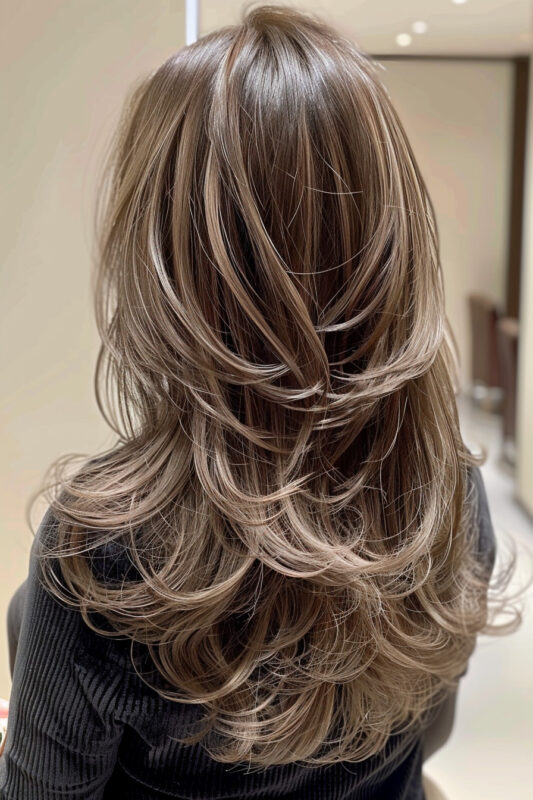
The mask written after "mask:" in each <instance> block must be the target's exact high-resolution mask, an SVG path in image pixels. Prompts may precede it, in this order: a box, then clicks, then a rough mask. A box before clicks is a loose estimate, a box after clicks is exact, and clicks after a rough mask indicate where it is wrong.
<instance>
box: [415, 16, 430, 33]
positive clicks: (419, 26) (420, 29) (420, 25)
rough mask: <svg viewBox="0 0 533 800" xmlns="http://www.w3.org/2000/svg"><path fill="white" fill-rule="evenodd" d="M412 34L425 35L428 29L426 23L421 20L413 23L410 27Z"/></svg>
mask: <svg viewBox="0 0 533 800" xmlns="http://www.w3.org/2000/svg"><path fill="white" fill-rule="evenodd" d="M411 28H412V31H413V33H426V31H427V29H428V24H427V22H424V20H423V19H419V20H417V21H416V22H413V24H412V25H411Z"/></svg>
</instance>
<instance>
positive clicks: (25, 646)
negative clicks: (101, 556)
mask: <svg viewBox="0 0 533 800" xmlns="http://www.w3.org/2000/svg"><path fill="white" fill-rule="evenodd" d="M54 522H55V519H54V517H53V516H52V514H51V511H50V509H48V511H47V513H46V514H45V516H44V518H43V520H42V522H41V525H40V526H39V530H38V531H37V534H36V536H35V539H34V542H33V546H32V550H31V555H30V567H29V576H28V593H27V596H26V604H25V608H24V616H23V619H22V626H21V631H20V639H19V644H18V649H17V656H16V660H15V668H14V673H13V684H12V690H11V696H10V705H9V721H8V729H7V737H6V745H5V750H4V755H3V756H2V758H1V759H0V761H1V762H2V763H1V771H0V800H8V799H10V798H12V799H13V800H15V798H16V800H55V799H56V798H62V800H65V798H69V800H81V799H82V798H83V800H97V798H102V797H103V793H104V789H105V785H106V782H107V781H108V779H109V778H110V776H111V774H112V772H113V769H114V765H115V762H116V758H117V752H118V747H119V744H120V741H121V738H122V734H123V723H122V722H120V721H119V715H118V713H117V704H118V702H119V698H120V696H121V694H122V693H123V692H124V681H123V677H124V669H125V667H124V661H123V659H122V658H121V656H120V648H117V646H116V641H114V640H110V639H107V638H106V637H103V636H99V635H98V634H96V633H95V632H94V631H92V630H91V629H90V628H89V627H88V626H87V625H86V624H85V622H84V620H83V618H82V617H81V614H80V613H79V611H78V610H77V609H75V608H71V607H67V606H66V605H63V604H62V603H60V602H59V601H58V600H57V599H56V598H54V597H53V596H52V595H51V594H50V593H49V592H48V591H47V590H46V589H45V587H44V586H43V584H42V583H41V576H40V562H39V561H38V559H37V557H36V550H37V546H38V540H39V537H40V536H42V535H43V534H45V533H46V532H47V531H49V530H50V525H54Z"/></svg>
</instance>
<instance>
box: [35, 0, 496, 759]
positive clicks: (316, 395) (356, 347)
mask: <svg viewBox="0 0 533 800" xmlns="http://www.w3.org/2000/svg"><path fill="white" fill-rule="evenodd" d="M111 144H112V146H111V150H110V152H109V154H108V157H107V159H106V162H105V171H104V180H103V183H102V186H101V192H100V195H99V202H98V207H97V217H98V231H97V242H98V247H97V258H96V259H95V260H96V269H95V273H94V278H95V279H94V283H93V290H94V296H95V303H96V319H97V324H98V329H99V331H100V335H101V338H102V346H101V349H100V353H99V356H98V361H97V368H96V381H95V388H96V395H97V399H98V404H99V408H100V410H101V411H102V413H103V415H104V417H105V418H106V420H107V421H108V423H109V424H110V426H111V427H112V429H113V431H114V432H115V433H116V434H117V435H118V440H117V441H116V443H115V444H114V445H113V447H112V448H110V449H109V450H108V451H106V452H105V453H103V454H101V455H99V456H98V458H94V459H91V460H88V461H87V462H86V463H84V464H83V465H82V467H81V469H78V470H77V471H75V472H74V473H73V474H70V475H68V474H67V472H68V470H67V469H66V467H67V463H70V461H69V459H67V460H65V459H61V460H60V461H58V462H56V463H55V464H54V465H53V466H52V468H51V469H52V470H55V473H54V477H55V480H54V481H53V483H52V484H50V486H49V487H48V488H47V490H46V491H48V492H50V491H51V489H52V487H55V489H56V490H59V491H55V492H54V494H53V496H51V497H50V501H49V502H50V504H51V508H52V510H53V513H54V516H55V518H56V519H57V521H58V525H57V539H56V541H55V542H54V543H53V546H50V547H49V549H48V550H47V551H46V552H44V551H43V553H42V562H43V567H44V574H45V578H46V582H47V584H48V586H49V588H50V591H52V592H53V593H54V594H56V595H57V596H58V597H61V598H62V599H63V600H64V601H65V602H68V603H71V604H76V605H77V607H79V608H80V610H81V612H82V614H83V616H84V619H85V621H86V623H87V624H88V625H89V626H90V627H92V628H93V629H94V630H97V631H99V632H100V633H102V635H107V636H114V635H119V634H120V635H122V636H124V635H125V636H127V637H129V638H130V639H131V642H132V654H131V657H132V661H133V662H134V663H135V658H134V653H133V643H137V644H140V645H142V646H144V647H145V649H146V652H148V653H149V655H150V658H151V659H152V661H153V664H154V665H155V667H156V670H157V673H158V674H160V675H161V676H163V678H164V679H165V680H166V681H167V682H168V686H170V687H171V688H170V689H168V690H165V691H162V690H158V691H161V693H162V694H164V696H166V697H168V698H170V699H172V700H176V701H178V702H182V703H197V704H202V705H203V706H204V708H205V709H206V710H207V717H206V718H207V724H206V727H205V730H204V732H203V733H202V734H201V735H207V734H208V733H209V732H212V733H213V735H217V734H218V738H217V740H216V742H217V743H216V746H213V747H212V748H211V751H210V752H211V755H212V756H213V757H214V758H216V759H217V760H219V761H226V762H235V761H240V760H244V759H246V760H248V762H249V763H250V764H251V765H258V766H267V765H271V764H283V763H287V762H290V761H296V760H299V761H303V762H305V763H307V764H309V765H317V764H321V763H322V764H324V763H333V762H335V761H340V760H351V761H358V760H362V759H365V758H367V757H369V756H370V755H372V754H374V753H377V752H378V751H379V750H380V749H381V748H383V746H384V744H385V742H386V741H387V739H388V737H389V736H390V735H391V733H392V732H395V731H396V732H398V731H404V732H406V733H408V732H409V731H411V732H412V731H417V730H419V726H420V724H421V722H422V721H423V720H425V719H426V714H427V711H428V708H430V707H431V706H432V704H434V703H435V701H436V699H437V698H439V697H440V696H441V695H442V692H443V691H446V690H448V689H450V688H454V687H455V686H456V685H457V682H458V679H459V676H460V674H461V673H462V672H463V671H464V669H465V667H466V665H467V662H468V659H469V656H470V655H471V653H472V651H473V648H474V646H475V641H476V637H477V635H478V633H479V632H481V631H483V632H493V628H491V626H490V625H489V624H488V603H487V586H488V579H489V575H488V572H487V565H486V563H483V562H482V560H481V559H480V558H479V553H478V552H477V547H476V540H477V527H476V518H475V515H476V496H475V493H474V492H473V491H472V490H471V489H469V481H468V476H469V470H471V469H472V468H473V469H477V467H478V465H479V464H480V463H483V460H484V459H483V457H480V456H475V455H474V454H473V453H471V452H470V451H469V449H468V448H467V447H466V446H465V444H464V442H463V439H462V436H461V431H460V426H459V419H458V414H457V407H456V391H457V387H458V381H457V360H458V359H457V347H456V344H455V342H454V339H453V336H452V333H451V331H450V328H449V324H448V320H447V317H446V315H445V310H444V291H443V282H442V270H441V265H440V261H439V248H438V237H437V231H436V226H435V220H434V212H433V209H432V205H431V201H430V199H429V197H428V193H427V190H426V188H425V185H424V181H423V179H422V177H421V175H420V172H419V169H418V167H417V164H416V162H415V159H414V157H413V153H412V151H411V148H410V146H409V143H408V141H407V138H406V135H405V132H404V130H403V128H402V125H401V124H400V122H399V119H398V117H397V115H396V113H395V111H394V109H393V107H392V105H391V102H390V99H389V97H388V95H387V92H386V90H385V89H384V87H383V86H382V84H381V82H380V80H379V78H378V76H377V73H376V68H375V66H374V64H373V63H372V61H371V60H370V59H369V58H368V57H367V56H366V55H364V54H363V53H362V52H360V51H359V50H358V48H357V47H356V46H355V45H354V44H353V43H351V42H350V41H348V40H346V39H344V38H342V37H341V36H340V35H339V34H338V33H337V32H336V31H335V30H334V29H332V28H330V27H329V26H328V25H326V24H325V23H324V22H323V21H321V20H320V19H319V18H317V17H314V16H311V15H309V14H303V13H299V12H297V11H295V10H292V9H290V8H281V7H278V6H274V7H269V6H264V7H260V8H253V9H251V10H250V9H249V10H248V12H247V13H246V15H245V16H244V17H243V20H242V23H241V24H238V25H235V26H231V27H225V28H222V29H220V30H217V31H215V32H214V33H211V34H209V35H206V36H204V37H202V38H201V39H199V40H198V41H197V42H195V43H194V44H192V45H190V46H188V47H185V48H183V49H182V50H180V51H179V52H177V53H175V54H174V55H172V56H171V57H170V58H169V59H168V60H167V61H165V63H163V64H162V65H161V66H160V67H159V68H158V69H156V70H155V71H153V72H152V73H150V74H149V75H145V76H143V77H142V78H141V80H140V81H139V82H137V83H136V84H135V86H134V87H133V90H132V92H131V93H130V95H129V96H128V99H127V102H126V103H125V106H124V109H123V112H122V117H121V120H120V124H119V125H118V128H117V130H116V134H115V136H114V139H113V141H112V143H111ZM100 212H101V213H100ZM104 397H105V400H104ZM113 547H114V548H115V550H116V548H119V549H120V550H121V551H122V552H124V553H125V554H127V560H128V564H129V565H130V567H131V571H128V574H127V575H125V574H123V573H120V574H118V577H117V578H116V579H113V580H112V579H111V578H109V579H104V577H103V576H102V575H99V574H98V572H97V571H95V568H94V567H95V564H96V562H97V554H98V553H100V554H101V553H102V552H104V554H105V552H108V553H109V552H111V551H110V550H109V549H108V550H107V551H106V550H105V548H113ZM102 548H104V551H102ZM91 554H92V557H91ZM55 559H59V563H60V565H61V576H62V580H61V581H58V578H57V575H55V573H54V572H53V569H52V564H53V563H54V560H55ZM94 614H100V615H102V617H104V618H105V619H106V620H107V621H108V622H109V623H110V626H111V628H112V630H109V627H106V626H102V625H97V624H96V623H95V619H94ZM334 733H336V734H337V735H336V736H332V734H334ZM199 735H200V734H198V736H199ZM328 735H329V736H330V738H328ZM183 741H193V739H191V738H189V739H185V738H184V740H183ZM326 745H328V746H327V747H326Z"/></svg>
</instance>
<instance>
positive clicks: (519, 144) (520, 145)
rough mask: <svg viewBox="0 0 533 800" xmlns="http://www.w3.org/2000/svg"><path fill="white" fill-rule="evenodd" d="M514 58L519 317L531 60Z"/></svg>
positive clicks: (514, 247)
mask: <svg viewBox="0 0 533 800" xmlns="http://www.w3.org/2000/svg"><path fill="white" fill-rule="evenodd" d="M513 61H514V68H515V69H514V101H513V121H512V126H513V128H512V142H513V144H512V149H511V176H510V177H511V187H510V188H511V191H510V199H509V249H508V255H507V286H506V302H505V306H506V308H505V311H506V314H507V316H509V317H516V318H518V315H519V311H520V277H521V267H522V242H523V238H524V237H523V233H524V211H525V209H524V190H525V171H526V137H527V116H528V107H527V106H528V87H529V67H530V59H529V57H527V56H523V57H520V58H515V59H513Z"/></svg>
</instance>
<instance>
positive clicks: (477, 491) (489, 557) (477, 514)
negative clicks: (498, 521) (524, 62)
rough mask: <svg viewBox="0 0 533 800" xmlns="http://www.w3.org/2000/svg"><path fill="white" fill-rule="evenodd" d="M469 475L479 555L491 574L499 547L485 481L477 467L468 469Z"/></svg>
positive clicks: (470, 497) (468, 498) (470, 500)
mask: <svg viewBox="0 0 533 800" xmlns="http://www.w3.org/2000/svg"><path fill="white" fill-rule="evenodd" d="M468 475H469V482H470V487H469V492H468V496H467V502H470V503H472V505H473V508H474V520H475V524H476V529H477V534H478V536H477V545H478V546H477V553H478V556H479V557H480V559H481V560H482V561H483V563H485V565H486V566H487V569H488V571H489V574H491V573H492V570H493V568H494V563H495V561H496V549H497V546H496V534H495V532H494V526H493V523H492V517H491V512H490V504H489V499H488V496H487V490H486V487H485V481H484V479H483V474H482V471H481V469H480V468H479V467H478V466H476V465H473V466H469V467H468Z"/></svg>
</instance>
